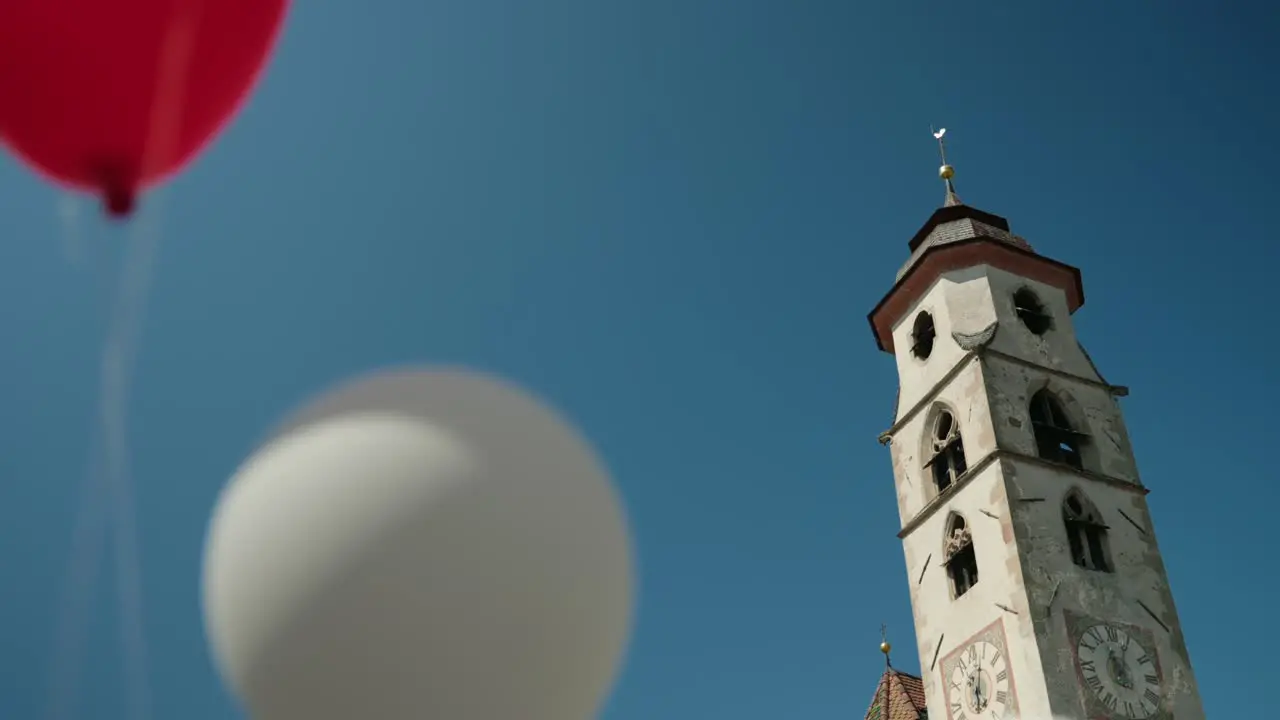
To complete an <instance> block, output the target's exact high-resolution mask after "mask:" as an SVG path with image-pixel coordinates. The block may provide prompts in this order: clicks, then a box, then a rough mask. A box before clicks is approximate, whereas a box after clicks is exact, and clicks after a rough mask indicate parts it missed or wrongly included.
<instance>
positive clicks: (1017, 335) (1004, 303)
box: [984, 267, 1102, 380]
mask: <svg viewBox="0 0 1280 720" xmlns="http://www.w3.org/2000/svg"><path fill="white" fill-rule="evenodd" d="M984 270H985V274H986V279H987V283H988V285H989V287H990V293H991V298H992V300H993V302H994V304H995V312H996V314H997V315H998V316H999V318H1000V331H999V332H997V333H996V338H995V340H994V341H993V342H992V343H991V347H992V348H993V349H996V350H999V351H1001V352H1005V353H1008V354H1010V355H1013V356H1014V357H1019V358H1022V359H1024V360H1028V361H1030V362H1034V363H1036V364H1039V365H1044V366H1046V367H1051V368H1053V369H1055V370H1061V371H1063V372H1067V373H1070V374H1072V375H1077V376H1080V377H1085V378H1089V379H1091V380H1101V379H1102V378H1100V377H1099V376H1098V373H1097V371H1096V370H1095V369H1094V368H1093V365H1092V364H1091V363H1090V362H1089V359H1088V358H1087V357H1086V356H1085V354H1084V352H1083V351H1081V350H1080V344H1079V342H1078V340H1077V338H1076V332H1075V328H1074V327H1073V325H1072V322H1071V313H1070V311H1069V310H1068V309H1067V296H1066V293H1064V292H1062V291H1061V290H1059V289H1058V288H1056V287H1052V286H1050V285H1044V284H1041V283H1038V282H1036V281H1034V280H1028V279H1027V278H1024V277H1021V276H1018V275H1014V274H1012V273H1008V272H1005V271H1004V270H1000V269H998V268H991V267H985V268H984ZM1023 287H1026V288H1029V289H1030V290H1031V291H1032V292H1034V293H1035V294H1036V297H1038V298H1039V299H1040V302H1041V303H1042V304H1043V305H1044V309H1045V312H1047V313H1049V314H1050V315H1052V316H1053V327H1052V328H1050V330H1049V331H1048V332H1046V333H1045V334H1044V335H1035V334H1034V333H1032V332H1031V331H1030V330H1028V329H1027V327H1026V326H1025V325H1023V324H1022V321H1021V320H1020V319H1019V318H1018V314H1017V312H1016V311H1015V310H1014V307H1013V293H1014V292H1016V291H1017V290H1018V289H1019V288H1023Z"/></svg>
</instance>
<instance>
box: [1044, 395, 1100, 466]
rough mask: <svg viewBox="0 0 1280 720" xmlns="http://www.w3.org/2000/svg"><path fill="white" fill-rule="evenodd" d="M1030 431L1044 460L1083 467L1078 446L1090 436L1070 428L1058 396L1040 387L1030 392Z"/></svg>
mask: <svg viewBox="0 0 1280 720" xmlns="http://www.w3.org/2000/svg"><path fill="white" fill-rule="evenodd" d="M1030 411H1031V431H1032V432H1033V433H1035V436H1036V453H1037V454H1038V455H1039V456H1040V457H1042V458H1044V459H1045V460H1051V461H1053V462H1058V463H1062V464H1064V465H1070V466H1071V467H1073V468H1075V469H1077V470H1083V469H1084V462H1083V460H1082V458H1081V455H1080V448H1081V447H1082V446H1083V445H1084V443H1085V442H1086V441H1087V440H1088V439H1089V438H1088V436H1087V435H1085V434H1084V433H1081V432H1077V431H1076V430H1074V429H1072V427H1071V422H1070V421H1069V420H1067V414H1066V413H1065V412H1063V410H1062V403H1061V402H1059V401H1058V398H1056V397H1054V396H1053V393H1051V392H1049V389H1048V388H1043V389H1041V390H1040V391H1039V392H1037V393H1036V394H1035V395H1032V396H1031V407H1030Z"/></svg>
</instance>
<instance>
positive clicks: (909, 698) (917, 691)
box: [865, 668, 927, 720]
mask: <svg viewBox="0 0 1280 720" xmlns="http://www.w3.org/2000/svg"><path fill="white" fill-rule="evenodd" d="M886 685H887V686H888V693H887V695H888V698H887V699H888V702H887V703H886V702H885V700H886V692H885V687H886ZM882 704H885V705H886V706H887V708H888V711H887V712H884V713H882V712H881V710H880V706H881V705H882ZM926 710H927V705H926V703H925V699H924V681H922V680H921V679H920V678H918V677H916V676H915V675H910V674H908V673H904V672H901V671H898V670H894V669H893V668H889V669H887V670H885V671H884V675H882V676H880V682H879V683H877V684H876V694H875V695H874V696H872V698H871V706H870V707H868V708H867V714H866V716H865V720H924V719H925V718H926V717H927V712H926Z"/></svg>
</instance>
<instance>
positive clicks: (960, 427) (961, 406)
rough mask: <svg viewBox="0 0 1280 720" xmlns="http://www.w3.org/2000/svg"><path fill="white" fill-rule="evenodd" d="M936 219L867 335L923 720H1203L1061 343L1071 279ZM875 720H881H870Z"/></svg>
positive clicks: (1153, 567) (1124, 439)
mask: <svg viewBox="0 0 1280 720" xmlns="http://www.w3.org/2000/svg"><path fill="white" fill-rule="evenodd" d="M945 132H946V131H945V130H942V131H940V132H938V133H935V137H937V139H938V142H939V147H940V149H942V151H943V166H942V169H941V176H942V179H943V180H944V182H945V185H946V196H945V202H944V204H943V206H942V207H941V208H939V209H938V210H936V211H934V213H933V215H931V216H930V217H929V219H928V220H927V221H925V223H924V225H923V226H922V227H921V228H920V230H919V231H917V232H916V234H915V236H914V237H912V238H911V241H910V242H909V243H908V247H909V249H910V257H909V258H908V259H907V261H906V264H905V265H903V267H902V268H901V269H900V270H899V271H898V274H897V278H896V281H895V283H894V285H893V288H892V289H890V290H889V292H888V293H887V294H886V295H885V296H884V298H883V299H882V300H881V301H880V302H879V304H877V305H876V307H875V309H874V310H872V311H871V314H870V316H869V318H868V319H869V320H870V322H871V329H872V331H873V333H874V335H875V338H876V343H877V345H878V346H879V347H880V349H881V350H883V351H885V352H890V353H893V354H894V356H895V358H896V359H897V365H898V377H899V388H898V400H897V408H896V410H895V413H894V418H893V424H892V426H891V427H890V428H889V429H888V430H886V431H885V432H884V433H883V435H882V436H881V442H883V443H887V444H889V445H890V448H891V451H892V458H893V474H894V480H895V484H896V486H897V493H898V509H899V514H900V516H901V523H902V530H901V532H900V533H899V537H900V538H901V539H902V544H903V549H904V551H905V554H906V561H907V570H908V575H909V580H910V583H911V605H912V610H913V613H914V616H915V626H916V638H917V642H918V643H919V653H920V659H921V679H922V681H923V682H922V684H923V693H924V696H925V700H926V702H927V707H928V710H927V715H928V717H930V718H932V720H943V719H944V718H945V719H948V720H1011V718H1015V717H1018V718H1023V720H1041V719H1042V718H1043V719H1045V720H1048V718H1050V717H1051V716H1054V715H1056V716H1059V717H1063V718H1080V719H1081V720H1098V719H1103V718H1105V719H1113V718H1116V719H1120V718H1122V719H1125V720H1149V719H1160V720H1204V717H1205V715H1204V710H1203V708H1202V705H1201V702H1200V696H1199V692H1198V690H1197V688H1196V681H1195V676H1194V674H1193V673H1192V669H1191V661H1190V658H1189V656H1188V653H1187V647H1186V644H1185V642H1184V640H1183V635H1182V629H1181V626H1180V624H1179V622H1178V615H1177V612H1176V610H1175V609H1174V603H1173V595H1172V592H1171V591H1170V589H1169V580H1168V577H1167V576H1166V574H1165V568H1164V562H1163V561H1162V560H1161V557H1160V550H1159V546H1158V545H1157V543H1156V533H1155V528H1154V526H1153V525H1152V520H1151V515H1150V512H1149V510H1148V507H1147V501H1146V495H1147V492H1148V491H1147V488H1146V487H1145V486H1144V485H1143V484H1142V482H1141V480H1140V479H1139V476H1138V468H1137V464H1136V463H1135V461H1134V457H1133V451H1132V449H1131V448H1130V445H1129V436H1128V433H1127V431H1126V429H1125V424H1124V418H1123V416H1122V414H1121V411H1120V406H1119V402H1118V398H1121V397H1124V396H1125V395H1126V394H1127V393H1128V391H1127V389H1126V388H1124V387H1123V386H1119V385H1112V384H1111V383H1109V382H1107V381H1106V380H1105V379H1104V378H1103V377H1102V374H1101V373H1099V372H1098V369H1097V367H1095V366H1094V364H1093V362H1092V361H1091V360H1090V358H1089V355H1088V354H1087V353H1086V352H1085V350H1084V347H1083V346H1082V345H1081V344H1080V342H1079V340H1077V338H1076V335H1075V331H1074V329H1073V328H1072V317H1071V316H1072V313H1074V312H1075V311H1076V310H1078V309H1079V308H1080V307H1081V306H1082V305H1083V304H1084V288H1083V286H1082V284H1081V277H1080V271H1079V270H1077V269H1076V268H1074V267H1072V266H1070V265H1066V264H1064V263H1061V262H1059V261H1057V260H1052V259H1050V258H1048V257H1045V256H1043V255H1040V254H1038V253H1037V252H1035V251H1034V250H1033V249H1032V247H1031V245H1030V244H1029V243H1028V242H1027V241H1026V240H1024V239H1023V238H1021V237H1018V236H1017V235H1014V234H1013V233H1012V232H1010V230H1009V223H1008V222H1007V221H1006V220H1005V219H1004V218H1002V217H999V216H996V215H992V214H991V213H988V212H984V211H982V210H978V209H976V208H973V207H970V206H968V205H965V204H964V203H963V202H961V201H960V198H959V197H958V196H957V195H956V192H955V188H954V186H953V184H952V176H953V174H954V171H953V169H952V168H951V166H949V165H947V164H946V155H945V147H944V146H943V145H942V136H943V134H944V133H945ZM886 714H888V713H886Z"/></svg>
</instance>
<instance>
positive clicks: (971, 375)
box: [890, 343, 996, 525]
mask: <svg viewBox="0 0 1280 720" xmlns="http://www.w3.org/2000/svg"><path fill="white" fill-rule="evenodd" d="M953 345H954V343H953ZM957 359H958V358H957ZM991 407H992V405H991V402H990V400H989V399H988V397H987V392H986V387H985V384H984V382H983V377H982V367H981V365H980V364H979V363H978V362H977V361H976V360H971V361H970V362H969V364H968V365H966V366H965V367H964V369H963V370H961V371H960V373H959V374H958V375H957V376H956V377H955V379H954V380H952V381H951V382H949V383H947V384H946V386H945V387H942V388H941V389H940V391H939V393H938V396H937V398H936V399H935V400H934V401H933V402H931V403H930V405H929V406H927V407H926V408H924V409H922V410H921V411H920V412H918V413H917V414H916V415H914V416H913V417H912V418H911V419H910V420H908V421H907V422H906V423H904V424H903V425H902V426H901V427H900V428H899V429H898V431H897V432H896V433H894V435H893V438H892V443H891V445H890V454H891V455H892V457H893V474H894V481H895V485H896V486H897V491H898V516H899V519H900V520H901V521H902V524H903V525H905V524H906V523H907V522H908V521H909V520H911V519H912V518H914V517H915V516H916V515H918V514H920V512H921V511H922V510H923V509H924V507H925V506H926V505H927V504H928V503H929V502H931V501H932V500H933V499H934V497H935V496H936V495H937V491H936V489H935V487H934V484H933V476H932V474H931V473H930V472H929V471H928V470H926V469H925V467H924V463H925V462H927V461H928V460H929V458H930V457H931V453H930V451H931V449H932V443H931V437H932V434H933V428H934V425H933V423H934V420H935V418H936V417H937V413H938V410H939V409H941V408H946V409H947V410H948V411H950V412H951V414H952V416H953V417H955V420H956V422H957V423H959V425H960V438H961V441H962V442H963V444H964V456H965V462H966V464H968V466H969V467H974V466H975V465H976V464H977V463H978V462H979V461H980V460H981V459H982V458H984V457H986V456H987V455H989V454H990V453H992V452H994V451H995V449H996V435H995V431H994V428H993V426H992V422H991Z"/></svg>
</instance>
